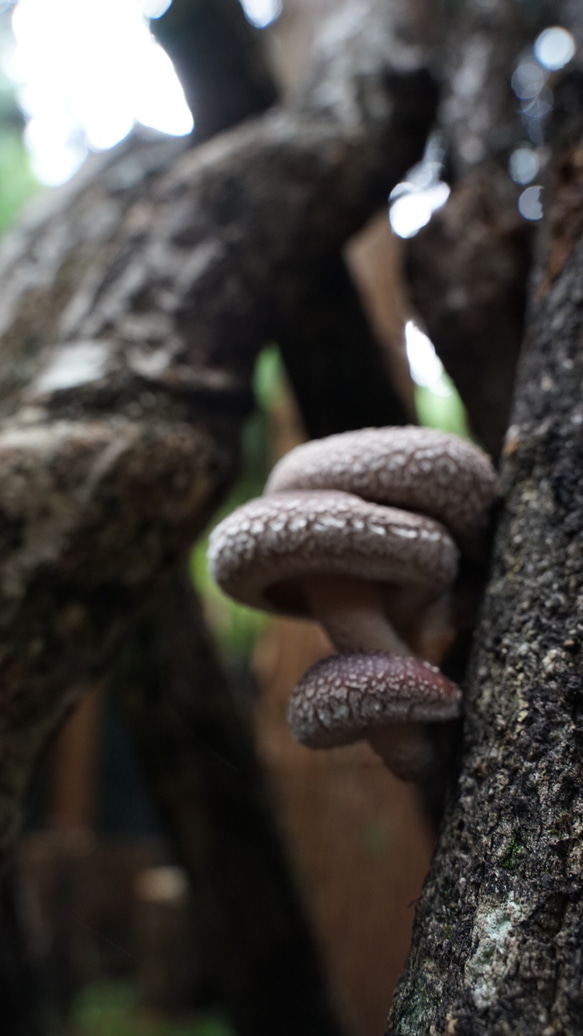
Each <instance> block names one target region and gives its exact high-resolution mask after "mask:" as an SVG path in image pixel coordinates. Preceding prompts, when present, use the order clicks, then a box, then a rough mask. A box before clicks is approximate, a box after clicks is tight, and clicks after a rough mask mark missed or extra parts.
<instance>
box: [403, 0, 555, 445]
mask: <svg viewBox="0 0 583 1036" xmlns="http://www.w3.org/2000/svg"><path fill="white" fill-rule="evenodd" d="M551 8H552V5H550V4H547V3H537V4H533V5H526V4H522V3H519V2H518V0H496V2H495V3H494V4H490V5H488V6H487V7H484V6H481V5H480V6H478V5H476V4H472V3H467V4H465V6H464V8H463V11H462V14H461V16H460V17H459V18H458V19H457V20H454V21H453V22H452V24H451V26H450V30H449V34H448V37H447V39H446V42H445V45H444V48H443V57H442V66H443V73H444V77H445V82H444V91H443V99H442V102H441V105H440V109H439V126H440V128H441V130H442V133H443V138H444V145H445V149H446V165H447V167H448V168H449V170H450V172H451V174H452V176H453V189H452V193H451V196H450V198H449V199H448V201H447V203H446V204H445V206H444V207H443V208H442V209H441V210H439V211H438V212H437V213H436V214H435V215H434V217H433V218H432V220H431V222H430V223H429V225H428V226H427V227H426V228H424V229H422V230H421V231H420V232H419V234H417V235H416V237H414V238H412V239H411V240H410V241H409V242H408V243H407V250H406V251H407V260H406V267H407V277H408V282H409V287H410V292H411V298H412V302H413V304H414V306H415V307H416V309H417V310H418V312H419V314H420V315H421V317H422V319H423V322H424V324H425V325H426V327H427V330H428V333H429V335H430V337H431V339H432V340H433V342H434V344H435V347H436V350H437V352H438V354H439V356H440V357H441V359H442V361H443V363H444V365H445V367H446V369H447V371H448V373H449V374H450V375H451V377H452V379H453V381H454V382H455V384H456V386H457V388H458V390H459V392H460V395H461V397H462V399H463V401H464V403H465V405H466V407H467V410H468V416H469V420H470V424H471V427H472V429H473V431H474V432H475V434H476V435H477V436H478V438H479V439H480V440H481V442H482V443H483V444H484V446H485V447H486V449H487V450H489V452H490V453H491V454H492V455H493V456H494V457H497V456H498V454H499V452H500V448H501V443H502V437H503V435H504V431H505V429H506V426H507V423H508V414H509V408H510V399H511V392H512V385H513V380H514V372H515V369H516V362H517V358H518V352H519V348H520V341H521V337H522V330H523V324H524V310H525V299H526V283H527V277H528V270H529V265H530V253H531V237H532V230H531V225H530V224H528V223H527V222H526V221H525V220H524V219H523V218H522V217H521V216H520V214H519V212H518V210H517V201H518V196H519V194H520V191H521V190H522V188H520V187H518V186H517V185H516V184H515V183H514V182H513V181H512V179H511V178H510V175H509V172H508V160H509V156H510V154H511V152H512V151H513V149H514V148H515V147H517V146H518V145H519V144H520V143H524V141H525V133H526V131H525V128H524V124H523V121H522V119H521V117H520V112H519V105H518V101H517V98H516V95H515V93H514V91H513V89H512V85H511V76H512V73H513V71H514V69H515V67H516V65H517V62H518V60H519V57H520V56H521V54H522V53H523V52H524V49H525V48H526V47H528V46H529V45H530V44H531V43H532V40H533V39H534V37H535V36H536V35H537V33H538V32H539V31H540V29H541V28H542V27H543V26H544V25H545V24H546V23H547V20H548V18H549V17H550V16H551ZM445 255H446V256H447V263H445V262H443V256H445Z"/></svg>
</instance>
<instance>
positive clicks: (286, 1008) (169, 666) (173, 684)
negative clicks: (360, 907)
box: [113, 573, 340, 1036]
mask: <svg viewBox="0 0 583 1036" xmlns="http://www.w3.org/2000/svg"><path fill="white" fill-rule="evenodd" d="M113 689H114V691H115V693H116V697H117V699H118V701H119V702H120V703H121V705H122V709H123V712H124V715H125V717H126V719H127V720H128V722H129V724H130V725H131V729H132V732H133V735H134V738H135V740H136V745H137V748H138V752H139V756H140V758H141V760H142V762H143V764H144V767H145V772H146V773H147V774H148V776H149V778H150V787H151V789H152V792H153V794H154V796H155V798H156V801H157V805H158V806H159V808H160V811H161V816H162V817H163V819H164V821H165V823H166V825H167V828H168V831H169V833H170V835H171V838H172V842H173V845H174V846H175V848H176V851H177V852H178V854H179V856H180V859H181V862H182V863H183V864H184V865H185V867H186V869H187V871H188V874H189V876H190V878H191V889H192V896H193V899H194V909H195V914H196V917H197V923H198V931H199V936H200V938H201V939H202V940H203V945H204V947H205V955H204V961H203V964H204V968H205V972H206V976H207V978H208V979H209V980H210V982H211V984H212V987H213V989H214V990H215V992H216V994H217V996H218V998H219V1002H220V1003H221V1004H222V1005H224V1007H225V1008H226V1010H227V1011H228V1013H229V1015H230V1017H231V1019H232V1021H233V1025H234V1027H235V1029H236V1031H237V1032H238V1033H240V1034H241V1036H267V1034H268V1033H272V1032H273V1026H274V1019H277V1031H278V1032H279V1033H281V1034H282V1036H296V1034H297V1033H302V1034H304V1033H305V1034H306V1036H337V1034H338V1033H339V1031H340V1029H339V1026H338V1023H337V1022H336V1021H335V1020H334V1018H333V1015H332V1011H331V1008H330V1006H329V1004H328V1003H327V1000H326V996H325V994H324V992H323V988H324V984H323V981H322V976H321V974H320V970H319V966H318V964H317V960H316V955H315V952H314V946H313V943H312V940H311V937H310V934H309V931H308V928H307V926H306V923H305V920H304V915H303V911H302V908H301V906H300V903H299V901H298V896H297V893H296V892H295V887H294V883H293V881H292V877H291V874H290V872H289V868H288V864H287V862H286V859H285V854H284V851H283V845H282V841H281V837H280V833H279V831H278V830H277V827H276V825H275V823H274V821H273V809H272V803H271V801H270V797H269V794H268V792H267V790H266V785H265V780H264V776H263V773H262V770H261V767H260V765H259V763H258V761H257V757H256V754H255V751H254V748H253V744H252V738H251V729H250V726H248V725H247V722H248V721H247V722H246V721H245V720H244V719H243V718H242V716H241V715H240V714H239V713H238V711H237V709H236V708H235V705H234V701H233V695H232V693H231V692H230V690H229V688H228V686H227V683H226V681H225V679H224V677H222V675H221V673H220V670H219V668H218V666H217V662H216V659H215V657H214V654H213V651H212V649H211V647H210V644H209V642H208V639H207V638H206V636H205V634H204V632H203V624H202V617H201V615H200V606H199V604H198V601H197V599H196V596H195V594H194V591H193V589H192V587H191V585H190V582H189V579H188V576H187V575H186V573H184V574H182V575H181V576H177V575H174V574H173V575H171V576H168V577H166V578H165V579H164V580H163V581H162V583H161V585H159V586H157V588H156V593H155V595H154V596H153V598H152V605H151V606H150V607H149V608H147V609H146V611H145V614H144V616H143V617H142V620H141V622H140V624H139V627H138V629H137V631H136V634H135V635H134V637H133V638H132V641H131V643H130V644H128V647H127V649H126V650H125V652H124V655H123V657H122V659H121V661H120V664H119V665H118V667H117V670H116V676H115V687H114V688H113ZM152 720H154V721H155V722H152Z"/></svg>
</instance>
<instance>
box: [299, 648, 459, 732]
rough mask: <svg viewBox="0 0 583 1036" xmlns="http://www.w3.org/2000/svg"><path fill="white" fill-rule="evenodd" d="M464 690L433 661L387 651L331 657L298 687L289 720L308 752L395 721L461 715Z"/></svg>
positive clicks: (302, 680)
mask: <svg viewBox="0 0 583 1036" xmlns="http://www.w3.org/2000/svg"><path fill="white" fill-rule="evenodd" d="M461 701H462V694H461V691H460V689H459V687H456V685H455V684H454V683H452V682H451V681H450V680H448V679H447V677H445V676H444V675H443V673H441V672H440V671H439V669H436V668H435V667H434V666H432V665H430V664H429V663H428V662H420V661H418V660H417V659H416V658H411V657H409V656H403V655H390V654H387V653H386V652H384V651H372V652H367V653H361V652H359V653H355V654H341V655H331V656H330V657H329V658H325V659H323V661H321V662H316V664H315V665H313V666H312V667H311V668H310V669H308V671H307V673H304V675H303V676H302V678H301V680H300V681H299V683H297V684H296V686H295V688H294V690H293V692H292V696H291V698H290V702H289V706H288V714H287V715H288V721H289V724H290V726H291V730H292V734H293V736H294V737H295V739H296V741H299V742H300V743H301V744H302V745H306V746H307V747H308V748H333V747H335V746H337V745H346V744H350V743H351V742H352V741H357V740H358V739H359V738H361V737H366V736H367V733H369V732H372V731H375V730H378V729H379V728H382V727H384V726H387V725H388V724H390V723H406V722H421V723H434V722H436V721H437V722H439V721H443V720H451V719H456V717H457V716H459V715H460V712H461Z"/></svg>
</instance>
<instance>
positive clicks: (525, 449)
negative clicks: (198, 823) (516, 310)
mask: <svg viewBox="0 0 583 1036" xmlns="http://www.w3.org/2000/svg"><path fill="white" fill-rule="evenodd" d="M563 97H564V98H566V99H567V101H568V104H565V107H564V112H565V113H566V114H565V118H564V119H563V121H562V122H561V123H560V127H559V132H558V133H557V135H556V142H555V164H554V173H553V176H552V179H551V184H550V187H549V191H548V196H547V202H546V207H547V217H546V221H545V223H546V226H545V227H544V228H543V231H542V239H541V240H540V242H539V255H538V261H537V268H536V276H535V277H534V279H533V283H532V289H531V298H530V307H529V316H528V329H527V334H526V340H525V344H524V348H523V354H522V358H521V362H520V368H519V374H518V382H517V390H516V399H515V404H514V409H513V414H512V424H511V427H510V430H509V432H508V435H507V438H506V445H505V461H504V466H503V485H504V496H505V509H504V513H503V516H502V520H501V523H500V528H499V532H498V537H497V541H496V548H495V553H494V560H493V567H492V573H491V579H490V584H489V588H488V592H487V595H486V599H485V601H484V605H483V612H482V618H481V623H480V625H479V628H478V631H477V637H476V648H475V651H474V655H473V659H472V663H471V666H470V671H469V675H468V679H467V686H466V692H467V711H466V738H465V742H466V743H465V755H464V760H463V769H462V775H461V779H460V784H459V788H458V792H457V794H456V798H455V801H454V802H453V803H452V805H451V808H450V810H449V812H448V815H447V817H446V820H445V823H444V826H443V830H442V834H441V839H440V842H439V846H438V850H437V853H436V856H435V859H434V863H433V867H432V870H431V874H430V877H429V879H428V881H427V883H426V886H425V888H424V891H423V894H422V897H421V900H420V903H419V906H418V912H417V921H416V926H415V931H414V938H413V948H412V951H411V955H410V958H409V962H408V965H407V969H406V971H405V974H404V976H403V979H402V980H401V983H400V986H399V988H398V991H397V995H396V999H395V1002H394V1005H393V1008H392V1010H391V1013H390V1016H389V1025H388V1033H390V1034H391V1036H397V1034H399V1036H413V1034H415V1036H423V1034H430V1033H447V1034H455V1036H486V1034H487V1036H497V1034H500V1036H502V1034H510V1033H512V1034H513V1036H522V1034H524V1036H527V1034H528V1036H554V1034H556V1036H558V1034H559V1033H560V1034H565V1036H576V1034H578V1033H580V1032H581V1031H582V1028H583V995H582V985H583V951H582V946H583V880H582V877H581V874H582V868H581V846H582V833H583V821H582V817H583V795H582V792H581V789H582V787H583V780H582V778H583V772H582V762H581V760H582V755H581V746H582V738H583V722H582V716H583V713H582V709H581V702H582V700H583V682H582V679H581V665H580V652H581V647H582V644H583V599H582V597H581V586H582V585H583V551H582V549H581V543H582V537H583V493H582V484H581V478H580V472H581V470H582V465H583V408H582V404H581V394H580V386H581V383H582V380H583V351H582V349H581V341H582V336H583V304H582V303H583V296H582V293H581V283H582V277H583V237H582V232H581V231H582V228H583V215H582V212H583V209H582V202H581V199H582V197H583V178H582V174H581V169H582V168H583V164H582V163H581V156H582V154H583V140H582V136H581V111H582V110H583V107H582V102H583V79H582V77H581V73H580V71H577V72H575V73H573V74H571V75H570V76H569V77H568V78H567V81H566V83H565V84H564V88H563ZM573 101H575V102H576V103H575V106H574V107H573ZM559 111H560V104H559Z"/></svg>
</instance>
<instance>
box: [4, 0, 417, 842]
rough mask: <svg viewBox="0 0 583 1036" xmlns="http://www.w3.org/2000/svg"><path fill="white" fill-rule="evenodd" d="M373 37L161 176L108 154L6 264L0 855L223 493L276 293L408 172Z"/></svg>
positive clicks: (402, 96) (385, 67)
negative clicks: (62, 741)
mask: <svg viewBox="0 0 583 1036" xmlns="http://www.w3.org/2000/svg"><path fill="white" fill-rule="evenodd" d="M362 10H363V13H365V14H366V13H368V14H369V15H371V18H372V16H373V15H374V12H375V6H374V5H371V3H366V4H364V6H363V9H362ZM377 14H378V21H377V22H376V23H374V30H373V25H372V24H371V22H370V21H369V20H368V19H365V20H364V22H363V25H362V29H360V30H359V32H358V33H357V34H356V36H355V34H354V31H353V29H354V26H353V23H352V22H351V21H350V19H348V21H347V23H341V25H340V27H339V29H338V33H337V36H336V39H337V42H338V41H340V42H341V40H342V38H344V43H345V47H343V46H340V45H338V46H336V47H335V48H333V49H332V50H331V51H330V50H329V51H328V52H324V53H323V54H321V55H320V58H319V61H318V64H317V68H318V75H317V76H316V78H315V79H314V81H313V84H312V86H311V88H310V89H308V90H307V91H306V92H305V93H304V95H303V97H302V100H301V103H300V105H299V107H298V108H295V109H290V110H287V111H283V110H282V111H277V112H274V113H273V114H268V115H266V116H265V117H264V118H262V119H261V120H258V121H255V122H253V123H249V124H247V125H245V126H243V127H241V128H240V129H237V130H235V131H233V132H232V133H229V134H225V135H223V136H222V137H221V138H220V139H217V140H216V141H211V142H209V143H208V144H206V145H205V146H204V147H201V148H198V149H195V150H193V151H191V152H189V153H186V154H183V155H181V157H180V158H179V159H178V160H175V161H174V163H173V165H172V166H171V167H170V168H168V161H169V158H170V156H176V154H177V152H180V150H181V145H180V144H177V143H171V144H167V143H165V142H164V143H157V144H154V143H152V142H151V139H150V138H147V139H146V141H145V142H142V143H141V144H138V145H136V144H134V143H131V142H130V143H128V144H126V145H125V146H122V147H121V148H120V149H118V150H117V152H116V154H115V156H114V157H111V156H108V157H105V158H104V159H102V160H101V161H100V162H98V163H97V169H98V172H97V174H96V173H95V172H92V171H91V170H88V171H86V172H85V173H83V174H82V175H81V177H80V178H78V179H77V180H76V181H75V183H74V184H73V185H71V186H70V187H69V188H67V189H65V190H64V191H63V192H61V193H60V195H57V196H56V200H55V199H54V198H53V200H52V202H51V201H49V202H48V206H47V208H48V211H47V210H45V211H41V213H40V214H37V216H36V218H35V219H31V220H30V221H29V222H28V223H26V224H24V225H23V226H22V227H21V228H20V230H19V231H18V232H17V233H16V234H15V236H13V237H12V238H11V239H10V240H9V241H8V242H7V244H6V245H5V248H4V258H3V260H2V262H1V263H0V268H1V276H2V280H3V303H2V312H1V313H0V327H1V329H2V330H1V333H2V346H3V354H2V398H1V403H0V453H1V455H2V462H3V476H2V484H1V486H0V513H1V516H2V525H1V530H2V540H3V547H4V555H5V558H6V561H5V564H4V566H3V570H2V582H1V585H0V599H1V600H2V609H1V615H2V618H1V620H0V621H1V642H2V644H1V647H2V650H1V653H0V673H1V675H2V680H3V685H4V687H5V700H4V708H3V712H2V717H1V721H0V722H1V739H2V745H3V767H2V772H1V774H0V786H1V790H2V803H3V806H2V811H1V816H0V842H1V843H2V844H3V845H4V846H6V845H9V844H10V843H11V841H12V839H13V837H14V833H15V831H16V829H17V827H18V822H19V812H20V802H21V799H22V794H23V791H24V788H25V786H26V784H27V782H28V779H29V775H30V771H31V767H32V765H33V762H34V760H35V759H36V758H37V757H38V754H39V752H40V751H41V750H42V747H43V745H44V744H45V743H46V740H47V738H48V736H49V735H50V733H51V732H52V731H53V730H54V728H55V727H56V726H57V725H58V723H59V722H60V721H61V720H62V717H63V716H64V714H65V713H66V712H67V711H68V709H69V708H70V707H71V705H72V703H73V702H74V700H75V699H76V697H77V695H78V688H79V686H81V685H82V684H83V683H84V682H85V681H86V680H87V678H92V677H93V676H97V675H99V673H101V672H103V670H104V668H105V667H106V666H107V665H108V663H109V660H110V658H111V657H112V653H113V652H114V651H115V649H116V646H117V645H118V644H119V642H120V639H121V638H122V637H123V635H124V633H125V632H126V631H127V629H128V625H129V623H130V622H131V619H132V616H133V615H134V614H135V612H136V610H137V609H138V608H139V605H140V603H141V601H142V600H143V597H144V594H145V593H147V588H148V587H149V585H150V584H151V583H152V580H154V579H155V578H156V576H157V575H158V574H159V573H160V572H161V571H163V570H164V569H165V568H166V567H168V566H172V565H174V564H175V563H176V560H177V559H178V558H180V557H181V555H182V553H183V551H184V550H185V548H186V546H187V544H188V543H189V542H190V541H191V540H192V538H193V537H194V535H195V534H196V533H197V532H198V531H199V530H200V529H201V528H202V527H203V525H204V524H205V522H206V521H207V520H208V518H209V516H210V514H211V513H212V510H213V508H214V507H215V506H216V503H217V500H218V499H219V497H220V495H221V493H222V492H224V489H225V486H226V485H227V484H228V482H229V480H230V479H231V478H232V476H233V471H234V464H235V454H236V448H237V447H236V440H237V433H238V430H239V428H240V424H241V421H242V418H243V416H244V414H245V413H246V412H247V411H248V409H249V407H250V403H251V390H250V377H251V372H252V367H253V363H254V360H255V357H256V355H257V352H258V350H259V348H260V347H261V345H262V344H263V342H264V341H265V340H266V338H267V339H268V338H269V337H270V329H271V328H273V327H274V326H276V325H277V323H278V315H279V312H280V309H281V306H282V298H283V296H284V295H285V290H286V285H287V280H288V277H289V276H290V275H291V276H293V277H295V275H296V271H297V269H298V267H300V268H301V267H302V266H303V267H305V268H306V269H313V268H314V265H315V264H318V263H319V262H321V261H322V262H325V261H327V259H328V257H329V256H330V255H331V254H333V253H335V252H336V251H337V250H338V249H339V248H340V247H341V245H342V244H343V242H344V241H345V240H346V237H347V236H348V235H349V234H351V233H353V232H354V231H355V230H356V229H357V228H358V227H359V226H360V225H361V224H362V222H363V221H364V220H365V219H366V218H367V216H368V215H370V213H371V212H373V211H374V210H375V209H376V207H377V206H378V204H379V201H380V199H382V197H383V196H385V195H386V192H387V190H389V189H390V187H391V186H392V184H393V183H394V182H395V181H396V180H397V179H398V178H399V177H400V176H401V175H402V173H403V172H404V170H405V168H407V167H408V166H409V165H410V164H411V163H412V162H413V161H414V160H415V158H416V157H417V156H418V154H419V150H420V148H421V147H422V144H423V140H424V136H425V133H426V131H427V128H428V125H429V123H430V121H431V118H432V114H433V110H434V104H435V89H434V87H433V84H432V81H431V78H430V76H429V74H428V72H427V70H426V69H425V68H424V56H423V54H422V53H420V52H419V50H418V49H416V48H414V47H410V46H409V47H408V46H407V45H406V44H405V43H403V40H402V39H401V35H400V33H401V31H402V30H401V27H400V25H399V24H397V25H395V18H394V17H393V15H392V13H391V11H390V10H387V9H386V7H385V5H384V4H379V7H378V12H377ZM342 33H344V37H342ZM349 49H351V54H350V55H349V54H348V53H345V50H346V51H348V50H349ZM182 147H183V145H182ZM136 148H137V150H136ZM138 156H139V157H138ZM71 379H72V380H71Z"/></svg>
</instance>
